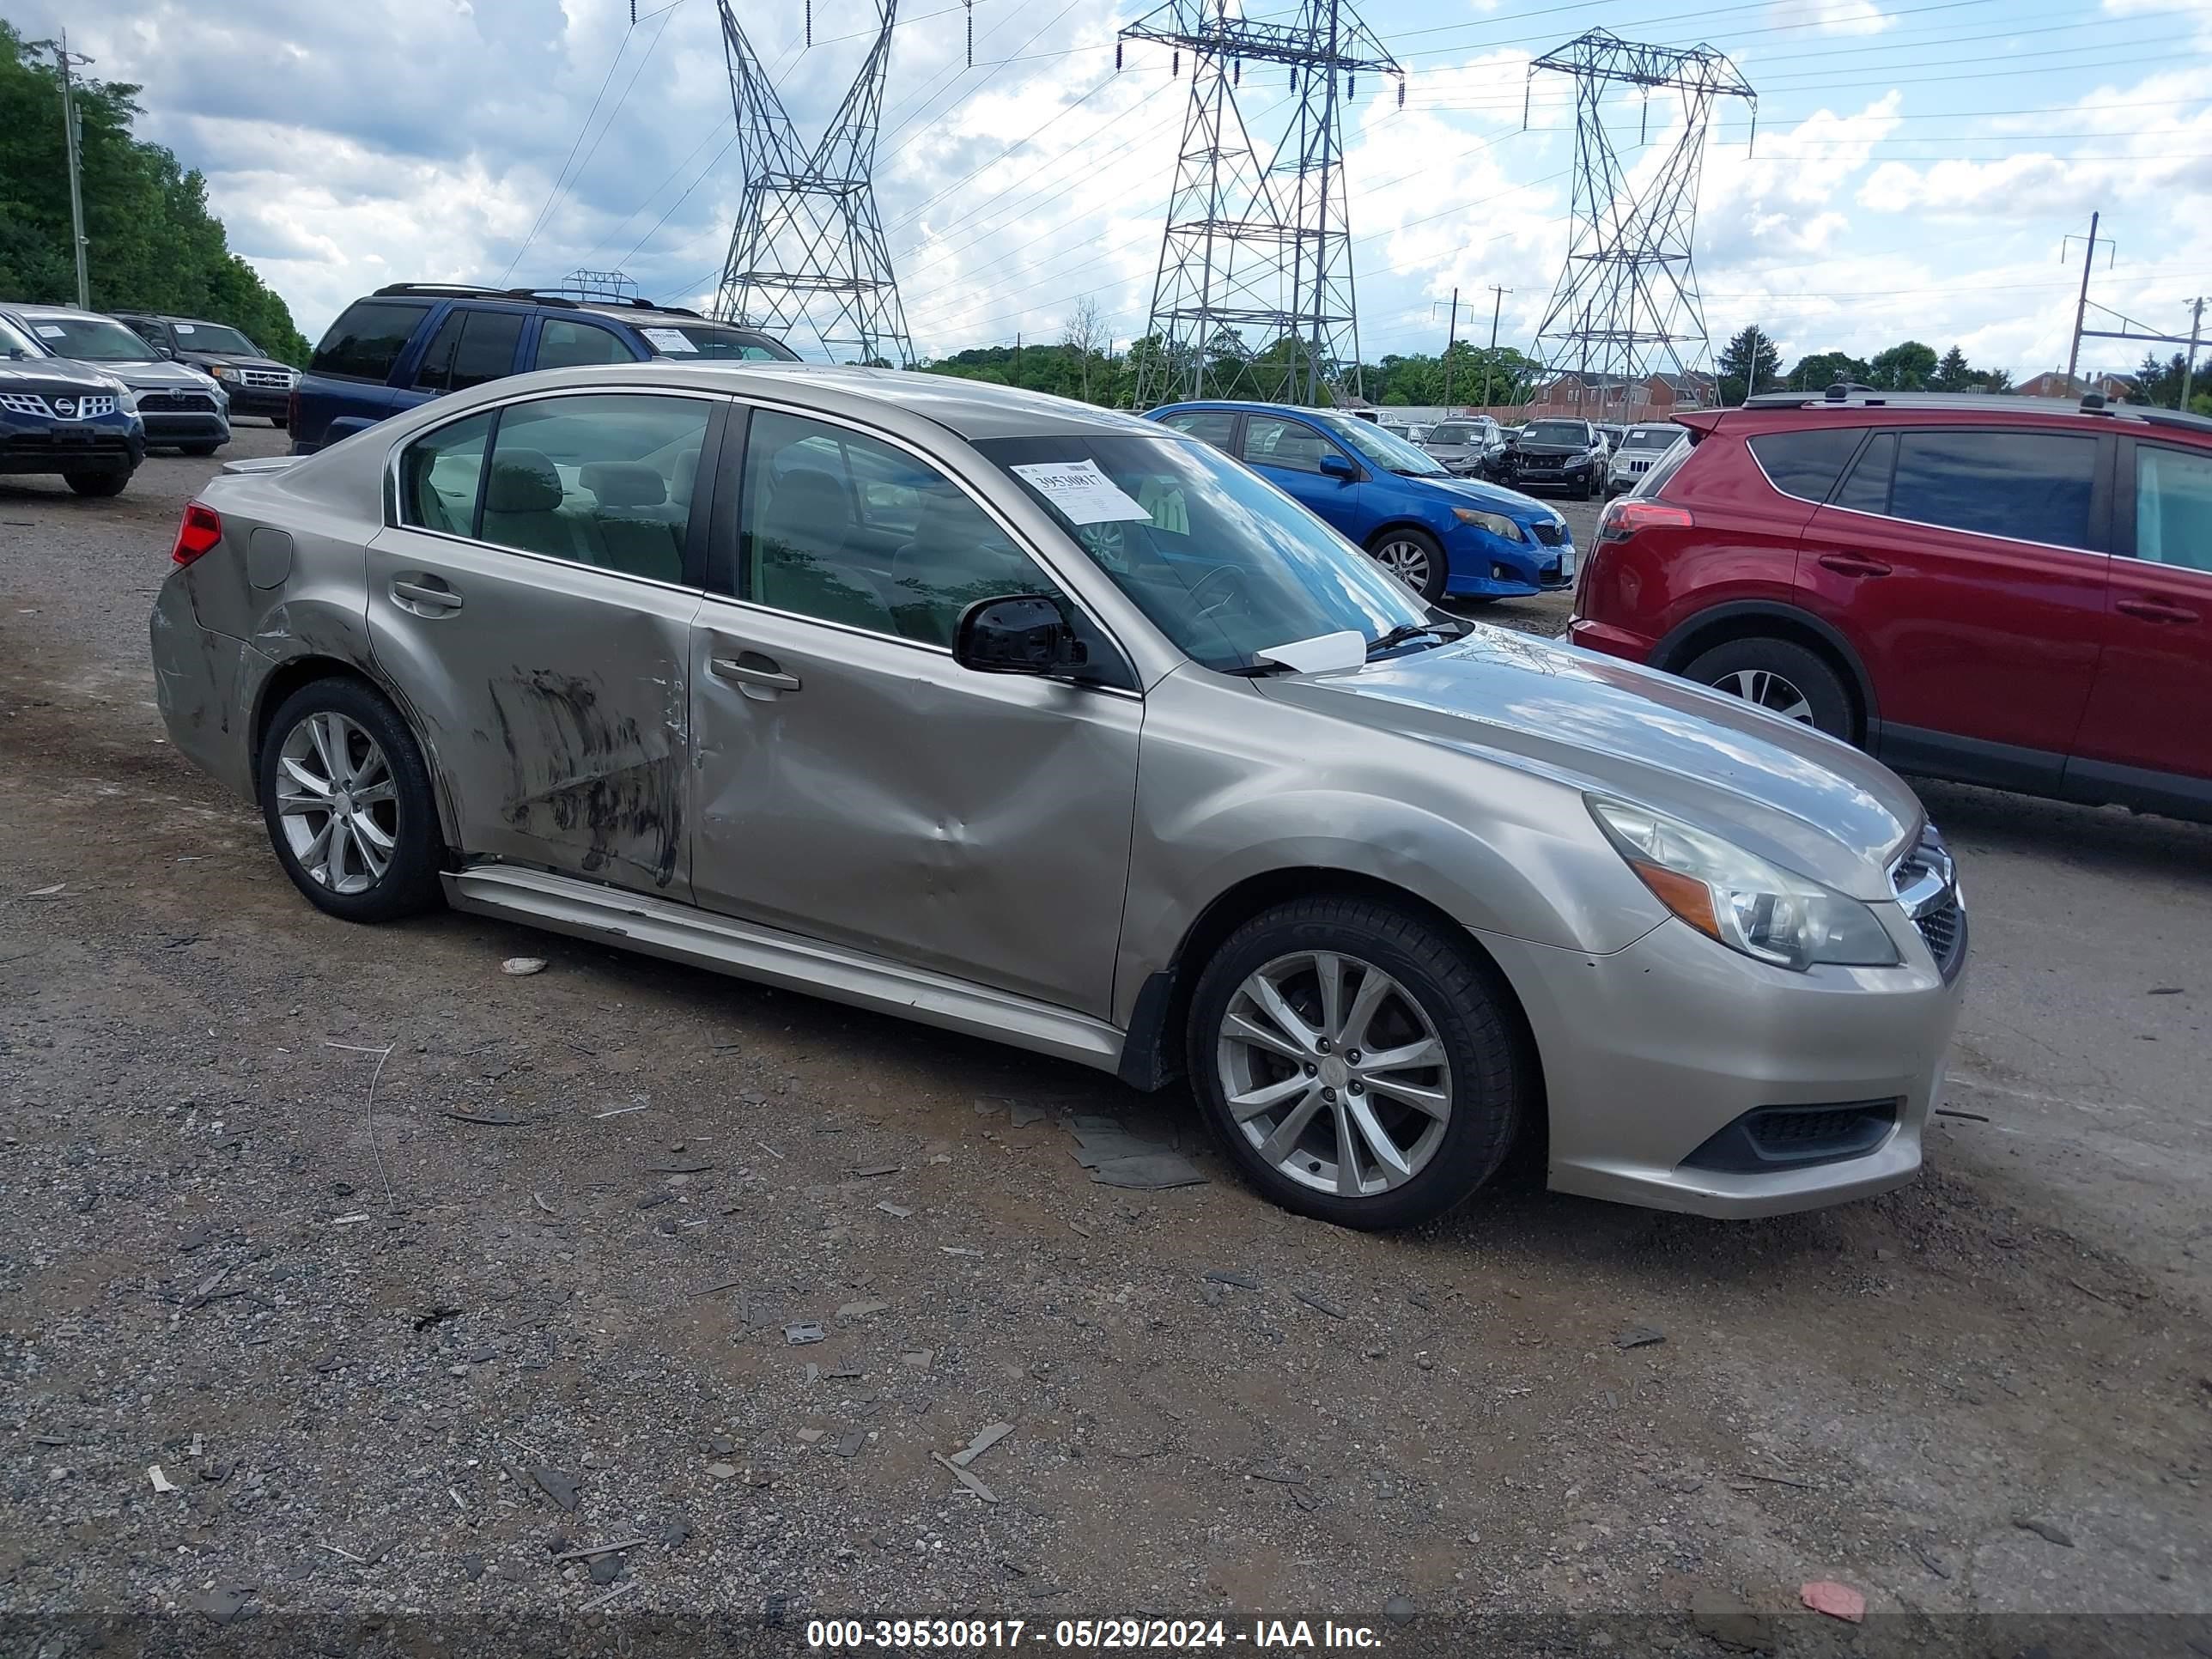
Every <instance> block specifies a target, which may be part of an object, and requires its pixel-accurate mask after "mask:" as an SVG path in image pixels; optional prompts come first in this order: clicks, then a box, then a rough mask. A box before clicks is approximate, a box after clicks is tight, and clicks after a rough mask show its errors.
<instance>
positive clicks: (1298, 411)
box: [1150, 398, 1382, 426]
mask: <svg viewBox="0 0 2212 1659" xmlns="http://www.w3.org/2000/svg"><path fill="white" fill-rule="evenodd" d="M1178 409H1241V410H1263V411H1265V412H1266V413H1267V414H1269V415H1304V416H1319V415H1327V416H1333V417H1334V418H1336V419H1339V420H1347V421H1356V420H1358V419H1359V417H1358V416H1357V415H1354V414H1353V413H1352V411H1351V410H1348V409H1308V408H1306V407H1305V406H1304V404H1268V403H1261V402H1260V401H1259V400H1258V399H1256V398H1185V399H1184V400H1183V401H1182V402H1181V403H1175V404H1161V405H1160V406H1159V407H1158V409H1155V410H1151V411H1150V412H1151V413H1152V414H1154V415H1167V414H1171V413H1173V412H1174V411H1175V410H1178ZM1360 424H1361V425H1362V426H1379V425H1381V424H1382V422H1379V421H1361V422H1360Z"/></svg>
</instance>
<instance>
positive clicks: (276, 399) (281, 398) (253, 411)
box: [223, 381, 292, 421]
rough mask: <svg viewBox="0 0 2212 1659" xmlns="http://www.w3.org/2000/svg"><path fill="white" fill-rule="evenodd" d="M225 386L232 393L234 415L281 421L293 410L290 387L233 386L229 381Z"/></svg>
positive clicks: (231, 404) (231, 410) (231, 406)
mask: <svg viewBox="0 0 2212 1659" xmlns="http://www.w3.org/2000/svg"><path fill="white" fill-rule="evenodd" d="M223 384H224V389H225V390H227V391H228V392H229V393H230V412H231V413H232V414H234V415H255V416H260V417H262V418H263V419H264V420H272V421H281V420H283V418H284V416H286V414H287V413H289V410H290V409H291V406H292V390H291V388H290V387H289V386H282V387H278V386H267V387H264V386H232V385H231V384H230V383H229V382H228V381H225V382H224V383H223Z"/></svg>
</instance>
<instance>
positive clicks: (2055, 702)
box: [1568, 387, 2212, 821]
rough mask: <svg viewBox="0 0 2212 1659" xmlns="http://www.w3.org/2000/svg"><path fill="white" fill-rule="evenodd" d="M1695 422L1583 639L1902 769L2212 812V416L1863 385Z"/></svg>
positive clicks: (1614, 559) (1584, 608) (1602, 569)
mask: <svg viewBox="0 0 2212 1659" xmlns="http://www.w3.org/2000/svg"><path fill="white" fill-rule="evenodd" d="M1676 418H1677V419H1678V420H1679V421H1680V422H1681V423H1682V424H1683V425H1684V426H1686V427H1687V428H1689V429H1690V433H1689V437H1688V439H1687V441H1685V442H1684V443H1681V444H1679V445H1677V446H1676V447H1675V448H1674V451H1673V452H1672V453H1670V454H1669V455H1668V457H1667V458H1666V459H1664V460H1663V461H1662V462H1661V463H1660V464H1659V465H1656V466H1655V467H1654V468H1653V469H1652V470H1651V471H1650V472H1649V473H1647V474H1646V475H1645V476H1644V479H1643V480H1642V481H1641V482H1640V483H1638V486H1637V488H1636V489H1635V491H1634V492H1633V493H1632V494H1631V495H1625V496H1622V497H1621V498H1620V500H1618V501H1614V502H1613V505H1612V506H1611V507H1608V508H1607V510H1606V513H1605V516H1604V518H1603V519H1602V520H1600V522H1599V526H1598V534H1597V540H1596V544H1595V547H1594V548H1593V549H1592V550H1591V552H1590V555H1589V558H1588V560H1587V562H1585V563H1584V565H1583V572H1582V576H1581V580H1580V582H1579V585H1578V586H1577V589H1576V593H1575V610H1574V616H1573V617H1572V619H1571V621H1570V623H1568V633H1569V635H1570V637H1571V638H1572V639H1573V641H1575V643H1577V645H1583V646H1588V647H1591V648H1592V649H1594V650H1598V651H1604V652H1608V653H1612V654H1613V655H1615V656H1621V657H1629V658H1632V659H1635V660H1637V661H1638V662H1644V663H1649V664H1650V665H1653V666H1654V667H1657V668H1663V669H1667V670H1668V671H1671V672H1674V673H1677V674H1681V675H1684V676H1686V678H1691V679H1693V680H1698V681H1699V682H1701V683H1703V684H1707V685H1711V686H1715V687H1717V688H1719V689H1720V690H1725V691H1730V692H1734V693H1735V694H1736V695H1737V696H1743V697H1747V698H1749V699H1750V700H1752V701H1753V702H1759V703H1761V704H1763V705H1765V707H1766V708H1770V709H1771V710H1773V711H1774V712H1775V713H1777V714H1784V715H1787V716H1789V717H1790V718H1792V719H1796V720H1804V721H1806V722H1807V723H1808V724H1810V725H1814V726H1819V727H1820V729H1821V730H1822V731H1824V732H1831V733H1832V734H1833V735H1835V736H1837V737H1839V738H1845V739H1847V740H1849V741H1850V742H1853V743H1856V744H1860V745H1861V746H1862V747H1863V748H1865V749H1867V750H1870V751H1872V752H1873V753H1874V754H1875V755H1877V756H1879V757H1881V759H1882V760H1884V761H1887V763H1890V764H1891V765H1893V766H1894V767H1896V768H1898V769H1899V770H1901V771H1907V772H1916V773H1919V774H1923V775H1929V776H1934V777H1942V778H1950V779H1954V780H1956V781H1960V782H1964V783H1981V784H1992V785H1996V786H1997V787H2001V788H2006V789H2020V790H2026V791H2028V792H2030V793H2035V794H2039V795H2051V796H2056V797H2058V798H2060V799H2066V800H2075V801H2085V802H2089V803H2092V804H2101V803H2104V802H2108V801H2110V802H2118V803H2120V804H2122V805H2127V806H2131V807H2135V808H2137V809H2138V810H2141V811H2157V812H2166V813H2171V814H2172V815H2174V816H2176V817H2188V818H2197V819H2203V820H2208V821H2212V420H2206V419H2204V418H2203V417H2202V416H2192V415H2178V414H2174V413H2172V412H2170V411H2167V410H2154V409H2137V408H2134V407H2106V405H2105V404H2103V402H2102V400H2101V399H2100V398H2095V397H2091V398H2087V399H2085V400H2084V401H2083V402H2082V403H2081V404H2070V403H2064V402H2060V401H2057V400H2044V399H2030V398H2005V397H1941V396H1914V395H1897V394H1886V393H1881V392H1867V391H1865V390H1863V388H1857V387H1852V388H1844V387H1835V388H1832V389H1831V390H1830V391H1829V392H1828V394H1827V395H1826V397H1825V398H1817V399H1814V400H1811V401H1808V400H1807V399H1805V398H1803V397H1802V396H1801V395H1796V394H1791V395H1787V396H1769V397H1760V398H1753V399H1752V400H1751V402H1750V404H1748V405H1747V406H1746V407H1744V408H1741V409H1728V410H1707V411H1705V412H1702V413H1686V414H1682V415H1679V416H1676Z"/></svg>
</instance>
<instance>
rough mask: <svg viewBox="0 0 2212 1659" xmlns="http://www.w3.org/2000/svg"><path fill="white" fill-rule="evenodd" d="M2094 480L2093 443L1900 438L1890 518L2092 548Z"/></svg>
mask: <svg viewBox="0 0 2212 1659" xmlns="http://www.w3.org/2000/svg"><path fill="white" fill-rule="evenodd" d="M2096 475H2097V440H2096V439H2094V438H2075V437H2069V436H2067V435H2063V434H2061V433H2056V432H1988V431H1983V432H1976V431H1972V430H1971V429H1967V428H1944V429H1941V430H1933V431H1923V432H1901V433H1899V434H1898V435H1897V463H1896V472H1895V476H1894V477H1893V479H1892V481H1891V483H1890V488H1889V515H1890V516H1891V517H1892V518H1895V519H1909V520H1912V521H1913V522H1914V523H1916V524H1931V525H1941V526H1943V527H1944V528H1945V529H1947V530H1964V531H1967V532H1971V533H1972V534H1974V535H1978V536H2002V537H2004V538H2007V539H2008V540H2012V541H2022V542H2041V543H2045V544H2048V545H2051V546H2054V547H2081V548H2087V547H2088V546H2090V545H2091V541H2090V535H2089V501H2090V496H2091V495H2092V494H2093V489H2094V486H2095V482H2096ZM1853 483H1857V473H1856V472H1855V473H1854V476H1853Z"/></svg>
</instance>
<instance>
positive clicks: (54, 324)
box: [30, 317, 154, 363]
mask: <svg viewBox="0 0 2212 1659" xmlns="http://www.w3.org/2000/svg"><path fill="white" fill-rule="evenodd" d="M30 320H31V331H32V332H33V334H36V335H37V336H38V337H39V338H40V341H41V342H43V343H44V344H45V346H46V349H47V350H49V351H51V352H52V353H53V354H54V356H57V357H74V358H76V360H77V361H78V362H83V363H143V362H149V360H151V358H152V357H153V356H154V349H153V348H152V347H151V346H149V345H148V344H147V343H146V342H145V340H144V339H143V337H141V336H139V335H137V334H134V333H133V332H131V330H129V329H127V328H125V327H124V326H123V325H122V324H120V323H118V322H115V321H113V320H112V319H109V318H106V317H33V318H32V319H30Z"/></svg>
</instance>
